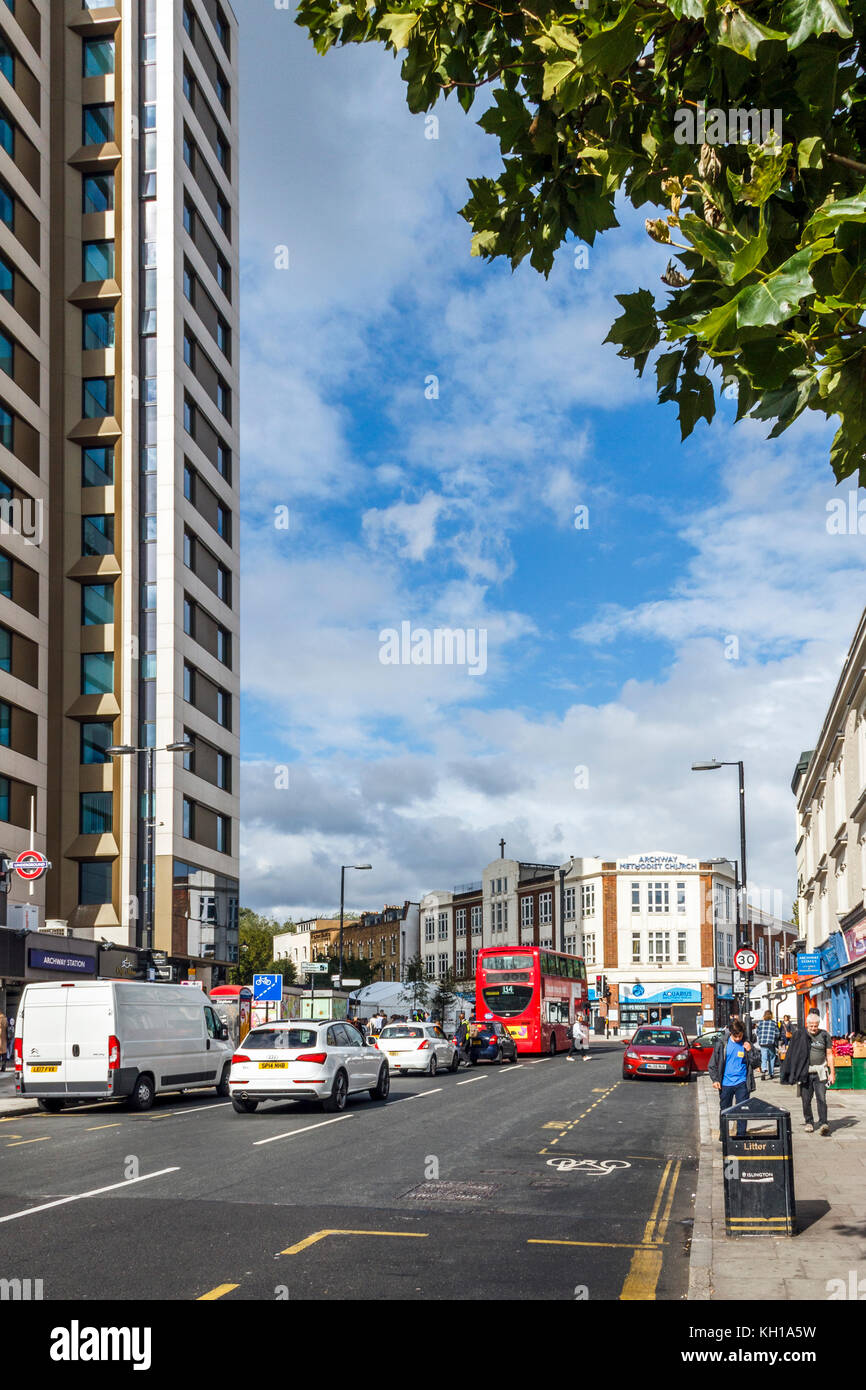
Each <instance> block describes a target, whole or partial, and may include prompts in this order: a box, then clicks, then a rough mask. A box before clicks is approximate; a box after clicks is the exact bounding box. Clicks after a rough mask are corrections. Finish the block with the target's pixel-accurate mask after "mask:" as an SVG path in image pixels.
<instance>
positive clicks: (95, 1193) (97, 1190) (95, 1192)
mask: <svg viewBox="0 0 866 1390" xmlns="http://www.w3.org/2000/svg"><path fill="white" fill-rule="evenodd" d="M179 1172H180V1168H179V1167H176V1168H160V1170H159V1172H158V1173H145V1174H144V1176H143V1177H140V1178H125V1179H124V1181H123V1182H113V1183H110V1184H109V1186H108V1187H94V1188H93V1189H92V1190H91V1191H90V1192H78V1193H76V1195H75V1196H74V1197H60V1198H58V1200H57V1201H56V1202H43V1203H42V1205H41V1206H39V1207H26V1208H25V1210H24V1211H13V1212H12V1214H11V1215H10V1216H0V1224H2V1222H4V1221H17V1220H18V1218H19V1217H21V1216H33V1215H34V1213H36V1212H37V1211H48V1210H49V1209H50V1208H51V1207H64V1206H66V1204H67V1202H81V1201H83V1200H84V1198H85V1197H99V1196H101V1194H102V1193H103V1192H115V1191H116V1190H117V1189H118V1188H119V1187H132V1185H133V1183H136V1182H149V1181H150V1179H151V1178H161V1177H164V1176H165V1174H166V1173H179Z"/></svg>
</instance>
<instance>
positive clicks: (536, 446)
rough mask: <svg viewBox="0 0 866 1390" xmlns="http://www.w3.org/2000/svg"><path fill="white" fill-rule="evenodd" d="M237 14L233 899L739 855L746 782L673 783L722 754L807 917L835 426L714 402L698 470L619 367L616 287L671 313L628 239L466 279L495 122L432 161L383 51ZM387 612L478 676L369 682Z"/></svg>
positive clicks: (756, 863)
mask: <svg viewBox="0 0 866 1390" xmlns="http://www.w3.org/2000/svg"><path fill="white" fill-rule="evenodd" d="M235 9H236V12H237V14H238V19H239V22H240V29H241V52H240V76H241V82H240V121H241V198H242V207H241V257H242V283H241V316H242V334H241V351H242V363H241V370H242V379H241V397H242V403H241V441H242V460H241V467H242V488H243V497H244V516H243V523H244V525H243V540H242V544H243V558H242V578H243V586H242V606H243V629H242V679H243V688H244V704H243V715H242V753H243V769H242V819H243V839H242V860H241V871H242V894H241V896H242V900H243V901H244V902H245V903H246V904H247V905H249V906H254V907H256V908H257V909H258V910H260V911H266V912H273V913H274V914H276V915H278V916H279V917H281V918H282V917H286V916H289V915H293V916H298V915H301V914H304V915H306V914H308V913H312V912H317V911H320V912H321V911H325V910H328V909H330V908H333V906H334V903H335V902H336V901H337V896H338V890H339V865H340V864H341V863H345V862H351V861H352V860H355V861H356V862H363V861H366V860H369V861H370V862H371V863H372V864H373V865H374V870H373V872H372V873H369V874H365V875H364V877H363V879H362V880H360V881H359V883H358V886H357V887H356V890H355V891H356V894H357V895H358V896H357V901H353V903H352V905H353V906H354V907H357V908H360V907H364V906H374V905H380V904H381V903H382V902H383V901H389V902H390V901H398V902H399V901H402V900H403V899H404V898H412V899H417V898H419V897H420V896H421V894H422V893H424V892H426V891H428V890H430V889H433V888H442V887H450V886H451V885H452V884H454V883H458V882H461V881H465V880H470V879H474V878H476V877H478V875H479V873H480V869H481V867H482V865H483V864H484V863H486V862H488V860H490V859H491V858H493V857H494V856H495V854H496V853H497V852H498V850H497V844H498V840H499V837H500V835H504V836H505V838H506V840H507V842H508V851H509V853H513V854H515V855H516V856H518V857H522V858H527V859H543V860H548V859H552V858H556V857H557V856H561V857H563V858H564V857H566V856H567V855H569V854H577V855H583V854H595V853H600V854H603V855H605V856H611V857H617V856H624V855H628V854H632V853H636V852H643V851H651V850H658V849H661V850H670V851H678V852H682V853H686V854H690V855H702V856H707V857H712V856H716V855H722V854H732V853H733V852H734V850H735V847H736V844H737V824H736V814H737V810H736V791H735V785H734V781H733V777H732V776H730V777H729V775H728V774H727V773H717V774H716V775H715V776H714V777H711V776H709V775H704V776H700V777H699V776H697V775H696V774H691V773H690V772H689V770H688V769H689V765H690V763H691V762H692V761H693V760H695V759H698V758H704V757H709V756H712V755H717V756H718V757H722V758H738V757H743V758H744V759H745V760H746V762H747V776H748V801H747V807H748V811H749V836H750V853H749V863H750V870H751V872H752V873H753V875H754V879H755V886H756V889H757V890H760V891H761V892H762V893H764V894H765V895H771V894H772V893H773V892H776V893H780V894H781V895H782V900H783V901H784V904H785V907H786V909H787V906H788V905H789V903H790V900H791V897H792V894H793V889H794V874H795V868H794V852H793V845H794V822H793V798H792V796H791V793H790V787H789V783H790V777H791V772H792V770H793V767H794V764H795V762H796V760H797V757H798V756H799V753H800V751H801V749H802V748H805V747H811V746H812V745H813V744H814V742H815V738H816V736H817V732H818V729H819V726H820V723H821V720H822V718H823V714H824V711H825V708H826V705H827V702H828V700H829V697H830V695H831V693H832V689H833V686H834V684H835V681H836V678H837V676H838V671H839V665H840V661H841V658H842V656H843V654H844V651H845V649H846V647H847V644H848V641H849V640H850V637H851V635H852V633H853V631H854V628H855V626H856V622H857V618H858V616H859V612H860V608H861V606H862V575H863V546H864V538H863V537H860V536H850V537H848V536H829V535H828V534H827V530H826V524H825V523H826V506H827V502H828V501H829V500H830V498H832V497H833V496H834V495H836V494H837V490H835V489H834V485H833V478H832V474H831V472H830V469H829V465H828V463H827V447H828V440H829V436H830V433H831V431H829V430H828V428H827V427H826V426H824V425H822V424H821V422H820V421H817V420H808V421H802V422H800V423H799V424H798V426H797V427H796V428H795V429H794V430H791V431H789V432H788V433H787V434H786V435H785V436H783V438H782V439H781V440H779V441H773V442H767V441H766V439H765V438H764V434H765V431H764V429H763V428H762V427H760V426H758V425H753V424H749V425H745V426H744V425H739V426H734V425H733V405H732V404H731V403H729V402H723V403H722V407H721V410H720V414H719V417H717V421H716V423H715V424H714V425H713V427H712V428H711V429H707V428H706V427H705V426H704V425H703V424H700V425H699V426H698V428H697V430H696V433H695V434H694V435H693V436H692V438H691V439H689V440H688V441H686V443H685V444H681V443H680V439H679V427H678V425H677V422H676V413H675V409H674V408H672V407H670V406H658V405H657V404H656V402H655V397H654V391H653V388H652V382H653V379H654V377H653V374H652V373H651V372H649V371H648V372H647V374H646V378H645V380H643V381H639V380H638V379H637V378H636V376H635V374H634V372H633V369H632V367H631V365H630V364H629V363H626V362H624V361H621V360H620V359H618V358H617V356H616V353H615V350H614V348H613V347H612V346H610V345H607V346H603V345H602V344H603V339H604V338H605V336H606V334H607V331H608V328H609V326H610V324H611V322H612V321H613V319H614V318H615V317H616V316H617V314H618V313H619V308H618V306H617V304H616V302H615V300H614V297H613V296H614V294H615V293H617V292H619V293H622V292H625V291H629V290H632V289H634V288H636V287H637V286H638V285H643V286H645V287H646V288H649V289H652V290H653V291H655V292H657V293H659V292H661V291H663V290H664V286H662V285H661V284H660V283H659V279H658V277H659V275H660V274H661V272H662V270H663V269H664V266H665V264H666V261H667V253H666V252H665V250H664V248H661V247H659V246H657V245H656V244H655V243H653V242H651V241H650V240H649V238H648V237H647V236H646V235H645V233H644V230H643V218H642V217H638V216H637V215H635V214H634V213H633V212H631V211H630V210H629V209H628V208H625V209H624V210H623V217H622V221H623V226H622V228H621V229H620V230H619V231H613V232H610V233H607V234H605V237H604V238H603V239H602V240H600V241H598V242H597V243H596V246H595V247H594V248H593V249H592V250H591V251H590V252H589V265H588V267H587V268H586V269H578V268H576V267H575V265H574V257H573V248H572V247H570V246H567V247H564V248H563V249H562V250H561V252H560V254H559V256H558V258H557V263H556V265H555V267H554V271H553V273H552V274H551V276H550V279H549V280H548V281H546V282H545V281H544V280H543V279H542V278H541V277H539V276H538V275H537V274H536V273H535V272H534V271H533V270H532V269H531V268H530V267H529V265H528V264H525V265H523V266H521V267H520V268H519V269H518V271H517V272H516V273H515V274H512V273H511V271H510V269H509V268H508V267H507V266H504V265H500V264H498V263H495V264H485V263H482V262H480V261H477V260H472V259H471V258H470V255H469V241H470V229H469V227H468V224H466V223H465V222H464V221H463V219H462V218H460V217H459V216H458V215H457V212H458V209H459V208H460V207H461V206H462V205H463V203H464V202H465V200H466V197H467V191H466V183H465V181H466V178H467V177H470V176H474V175H477V174H479V173H482V172H490V171H495V170H496V169H497V168H498V163H499V160H498V153H497V148H498V147H497V146H496V144H495V142H494V141H493V140H492V139H491V138H490V137H488V136H486V135H484V134H483V133H482V132H481V131H480V130H478V128H477V127H476V125H475V120H476V119H477V116H478V115H480V114H481V109H482V108H481V107H479V109H478V111H477V112H474V113H471V114H470V115H469V116H468V117H467V116H466V115H464V113H463V112H462V111H461V110H460V108H459V107H457V105H456V103H454V102H453V101H451V102H449V103H447V104H444V105H442V106H441V107H440V108H439V109H438V114H439V119H440V127H439V138H438V140H428V139H425V133H424V121H423V117H419V116H412V115H410V114H409V113H408V111H407V110H406V107H405V101H404V95H403V85H402V83H401V81H400V78H399V66H398V64H396V63H395V62H394V60H393V58H392V57H391V56H390V55H388V54H386V53H384V52H383V51H380V50H374V49H372V48H370V49H361V48H352V49H349V50H346V51H340V52H335V53H332V54H330V55H328V56H327V57H326V58H320V57H318V56H317V55H316V53H315V51H314V50H313V47H312V45H311V44H310V42H309V40H308V39H307V38H306V37H305V35H304V33H303V32H302V31H301V30H299V29H298V28H297V27H296V26H295V25H294V23H293V21H292V17H291V14H290V13H289V12H287V11H282V10H275V9H273V8H272V7H271V6H270V5H269V4H266V3H265V0H236V3H235ZM279 247H288V250H289V269H287V270H281V269H277V268H276V267H275V257H276V255H277V248H279ZM431 374H435V376H436V377H437V378H438V390H439V394H438V399H432V400H431V399H427V398H426V397H425V382H426V381H427V379H428V378H429V376H430V375H431ZM849 490H850V487H849V485H847V484H844V485H842V487H841V488H840V489H838V492H839V493H847V491H849ZM576 506H586V507H588V508H589V527H588V529H586V530H581V531H578V530H576V529H575V527H574V524H573V523H574V509H575V507H576ZM280 507H283V508H286V507H287V508H288V509H289V515H290V524H289V527H288V529H287V530H283V529H278V528H277V527H276V526H275V524H274V519H275V515H276V512H275V509H276V508H280ZM858 596H859V597H858ZM403 621H409V622H411V623H412V624H413V626H421V627H426V628H429V629H433V628H436V627H451V628H458V627H462V628H472V629H484V630H485V631H486V633H487V647H488V665H487V670H486V672H485V673H484V675H483V676H482V675H479V676H476V677H473V676H470V675H469V673H468V671H467V670H466V669H465V668H462V669H460V668H455V667H445V666H427V667H411V666H396V667H395V666H386V665H383V664H382V662H381V661H380V659H379V650H380V643H379V633H380V631H381V630H382V629H385V628H397V629H399V627H400V624H401V622H403ZM731 638H735V639H736V642H737V644H738V652H737V655H736V658H735V659H729V656H730V651H731V647H732V643H731V641H730V640H728V639H731ZM726 651H727V652H728V655H727V656H726ZM577 766H581V767H585V768H586V769H587V770H588V779H589V785H588V787H585V788H582V789H578V788H576V787H575V778H574V769H575V767H577ZM284 767H288V769H289V775H288V779H286V777H285V776H284V775H283V774H282V773H281V771H280V770H281V769H282V768H284ZM286 780H288V786H285V785H283V784H284V783H285V782H286ZM335 866H336V867H335ZM362 893H363V895H364V896H363V897H361V896H360V895H361V894H362Z"/></svg>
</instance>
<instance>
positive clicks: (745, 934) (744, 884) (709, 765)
mask: <svg viewBox="0 0 866 1390" xmlns="http://www.w3.org/2000/svg"><path fill="white" fill-rule="evenodd" d="M720 767H735V768H737V770H738V773H739V805H740V882H739V884H737V883H736V874H735V879H734V884H735V890H736V895H737V945H738V946H750V945H751V944H752V941H751V935H752V934H751V930H749V927H750V919H749V880H748V878H747V873H746V783H745V776H744V772H743V763H742V761H737V762H720V761H719V760H718V759H715V758H714V759H713V760H712V761H709V762H703V763H692V772H715V771H716V770H717V769H718V768H720ZM741 892H742V895H743V903H742V910H741V909H740V893H741ZM744 997H745V999H746V1000H748V997H749V996H748V993H746V995H745V996H744ZM745 1024H746V1037H747V1038H748V1039H749V1040H750V1041H751V1034H752V1017H751V1010H750V1009H749V1007H746V1017H745Z"/></svg>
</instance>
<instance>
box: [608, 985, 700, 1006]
mask: <svg viewBox="0 0 866 1390" xmlns="http://www.w3.org/2000/svg"><path fill="white" fill-rule="evenodd" d="M619 993H620V998H621V999H630V1000H631V1001H632V1002H633V1003H635V1004H700V1002H701V987H700V985H699V984H695V983H694V982H692V981H689V982H688V983H687V984H683V985H668V987H667V988H666V989H653V988H652V986H650V988H649V989H647V988H646V986H645V985H642V984H641V983H640V981H638V983H637V984H634V985H626V984H621V985H620V987H619Z"/></svg>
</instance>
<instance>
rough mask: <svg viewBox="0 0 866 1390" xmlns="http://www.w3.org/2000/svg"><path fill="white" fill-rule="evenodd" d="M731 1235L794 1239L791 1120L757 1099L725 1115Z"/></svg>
mask: <svg viewBox="0 0 866 1390" xmlns="http://www.w3.org/2000/svg"><path fill="white" fill-rule="evenodd" d="M721 1125H722V1164H723V1174H724V1183H725V1234H726V1235H729V1236H792V1235H793V1234H794V1222H795V1219H796V1205H795V1201H794V1160H793V1152H792V1146H791V1115H790V1112H789V1111H788V1110H782V1109H781V1108H780V1107H779V1106H777V1105H768V1104H767V1102H766V1101H764V1100H758V1099H757V1098H756V1097H754V1096H752V1097H751V1098H750V1099H749V1100H744V1101H741V1102H740V1104H739V1105H732V1106H730V1107H729V1108H728V1109H727V1110H723V1111H722V1115H721Z"/></svg>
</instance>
